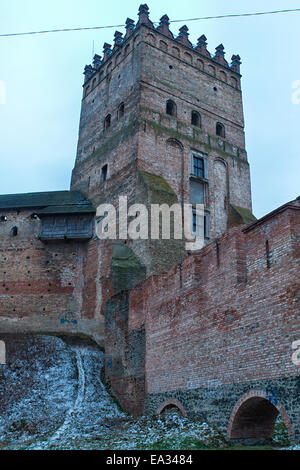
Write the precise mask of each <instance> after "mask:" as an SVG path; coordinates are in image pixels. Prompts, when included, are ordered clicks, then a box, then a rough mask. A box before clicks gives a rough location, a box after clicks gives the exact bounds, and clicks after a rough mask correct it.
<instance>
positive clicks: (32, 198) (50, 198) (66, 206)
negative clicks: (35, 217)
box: [0, 191, 95, 214]
mask: <svg viewBox="0 0 300 470" xmlns="http://www.w3.org/2000/svg"><path fill="white" fill-rule="evenodd" d="M1 209H2V210H8V209H37V210H36V213H52V214H54V213H78V212H79V213H82V212H85V213H93V212H95V208H94V207H93V205H92V203H91V202H90V201H89V200H88V199H86V198H85V197H84V196H83V194H81V192H80V191H50V192H42V193H25V194H4V195H0V210H1ZM47 211H48V212H47Z"/></svg>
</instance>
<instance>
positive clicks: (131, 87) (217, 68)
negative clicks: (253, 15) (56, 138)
mask: <svg viewBox="0 0 300 470" xmlns="http://www.w3.org/2000/svg"><path fill="white" fill-rule="evenodd" d="M138 15H139V20H138V22H137V24H136V25H135V24H134V21H133V20H131V19H130V18H128V19H127V20H126V34H125V36H124V37H123V34H122V33H120V32H119V31H116V32H115V34H114V45H113V46H111V45H110V44H108V43H105V44H104V50H103V57H102V58H101V57H100V56H99V55H95V56H94V61H93V65H88V66H86V67H85V71H84V75H85V82H84V86H83V100H82V111H81V119H80V130H79V142H78V150H77V157H76V164H75V168H74V170H73V174H72V183H71V189H72V190H74V189H79V190H81V191H82V192H83V193H84V194H85V195H86V196H87V197H88V198H89V199H90V200H91V201H92V202H93V204H94V205H95V206H97V205H98V204H99V203H101V202H113V203H117V198H118V196H120V195H126V196H128V198H129V201H130V202H131V203H133V202H136V203H145V202H147V203H149V202H159V203H163V202H169V203H170V202H174V200H177V201H178V202H180V203H183V202H184V203H192V204H196V203H203V204H204V206H205V222H204V232H205V233H204V236H205V239H206V240H207V241H210V240H212V239H214V238H216V237H218V236H219V235H220V234H221V233H223V232H224V231H226V230H227V228H229V227H230V226H232V225H234V224H237V223H244V222H245V221H246V222H248V221H251V220H253V216H252V215H251V190H250V174H249V164H248V161H247V154H246V151H245V138H244V119H243V106H242V93H241V83H240V81H241V75H240V63H241V62H240V57H239V56H238V55H235V56H233V57H232V63H231V64H230V65H229V64H228V62H227V61H226V59H225V53H224V47H223V45H222V44H221V45H219V46H218V47H217V48H216V52H215V55H211V54H210V53H209V52H208V50H207V47H206V46H207V43H206V37H205V36H204V35H202V36H201V37H200V38H199V40H198V43H197V45H196V46H193V45H192V43H191V42H190V40H189V34H188V28H187V27H186V26H183V27H181V28H180V30H179V34H178V35H177V36H174V35H173V33H172V32H171V31H170V29H169V18H168V16H167V15H164V16H163V17H162V18H161V20H160V24H159V26H158V27H154V25H153V23H152V22H151V20H150V19H149V8H148V6H147V5H141V6H140V8H139V13H138ZM167 193H169V194H167ZM171 193H173V194H171ZM197 225H198V221H197V218H196V216H194V218H193V227H194V231H197ZM202 226H203V224H202ZM152 245H153V244H152ZM179 245H180V244H178V243H177V247H178V248H179V249H178V250H176V249H174V244H173V245H172V243H171V244H170V243H169V244H167V243H165V244H164V246H163V247H161V246H158V244H156V247H155V249H153V247H152V250H151V244H150V243H148V244H147V243H146V242H144V243H143V244H141V243H140V242H139V241H136V242H134V243H133V244H132V246H131V247H132V248H133V250H134V251H135V253H137V254H138V255H139V256H140V257H141V258H142V261H143V263H144V264H145V265H146V266H147V270H148V273H151V272H155V271H161V270H164V269H168V268H169V267H170V266H171V265H173V264H176V263H177V262H180V260H181V259H182V257H183V256H184V254H183V253H182V249H181V248H182V246H180V247H179ZM170 252H171V253H172V256H170Z"/></svg>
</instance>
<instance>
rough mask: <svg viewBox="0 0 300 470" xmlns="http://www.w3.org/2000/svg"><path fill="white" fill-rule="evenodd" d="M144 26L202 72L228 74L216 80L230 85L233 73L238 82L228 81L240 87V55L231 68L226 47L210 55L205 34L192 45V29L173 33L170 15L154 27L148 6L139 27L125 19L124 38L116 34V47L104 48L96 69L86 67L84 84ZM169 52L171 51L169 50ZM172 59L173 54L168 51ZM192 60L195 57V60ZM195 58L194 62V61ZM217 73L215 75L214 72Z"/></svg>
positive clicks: (142, 7) (141, 12) (106, 45)
mask: <svg viewBox="0 0 300 470" xmlns="http://www.w3.org/2000/svg"><path fill="white" fill-rule="evenodd" d="M141 26H145V27H146V28H149V29H150V30H152V32H151V33H150V36H151V35H152V36H151V37H152V38H153V32H154V31H155V32H157V33H159V34H160V35H162V36H164V37H166V38H168V39H169V40H171V41H172V42H174V47H173V50H175V49H176V46H175V44H177V50H178V46H179V47H180V46H182V47H183V48H184V49H185V51H183V52H182V58H183V60H184V58H187V57H188V58H189V63H190V64H192V65H196V66H197V67H198V68H200V69H202V70H203V71H204V72H206V71H207V72H208V73H211V71H212V70H214V69H215V67H220V68H221V70H223V71H225V73H219V75H218V76H217V75H216V76H217V78H219V79H221V80H223V81H227V80H226V78H224V77H226V69H227V70H228V72H229V73H232V74H233V76H235V79H233V80H231V82H230V81H227V82H228V83H229V84H232V83H234V84H235V83H238V81H239V78H240V65H241V58H240V56H239V55H233V56H232V59H231V63H230V64H229V63H228V62H227V60H226V59H225V50H224V46H223V44H220V45H219V46H217V47H216V50H215V54H211V53H210V52H209V51H208V49H207V38H206V36H205V35H204V34H203V35H201V36H200V37H199V39H198V40H197V44H196V45H193V44H192V42H191V41H190V39H189V29H188V27H187V26H186V25H183V26H181V27H180V28H179V32H178V34H177V35H176V34H174V33H173V32H172V31H171V30H170V19H169V17H168V15H163V16H162V17H161V18H160V21H159V23H158V24H157V23H156V24H155V23H153V22H152V21H151V20H150V18H149V7H148V5H147V4H142V5H140V7H139V11H138V21H137V24H135V21H134V20H133V19H131V18H127V19H126V23H125V25H124V27H125V31H126V32H125V34H124V35H123V33H122V32H120V31H115V33H114V46H113V47H112V46H111V44H109V43H104V46H103V58H102V59H101V57H100V56H99V55H97V54H96V55H95V57H94V61H93V65H87V66H86V67H85V70H84V75H85V82H84V83H85V84H86V83H87V82H88V81H89V80H90V78H91V77H93V75H95V74H96V73H97V72H99V71H102V70H104V69H103V66H104V68H105V65H106V63H107V62H108V61H109V60H110V59H113V57H114V55H115V54H116V55H119V54H120V52H121V51H122V50H123V49H124V48H125V50H126V46H127V45H128V42H129V40H130V38H131V37H132V36H133V35H134V33H136V32H137V31H138V30H139V29H140V27H141ZM154 43H155V41H153V39H152V45H156V44H154ZM161 43H163V47H164V51H165V52H167V50H166V47H165V43H164V42H163V41H162V40H161V41H159V40H158V41H157V45H158V47H159V45H160V44H161ZM170 49H172V48H171V47H170ZM188 50H190V51H191V52H192V54H193V55H191V52H188ZM168 52H169V53H170V54H171V55H172V50H171V51H168ZM193 56H194V57H195V58H194V60H193ZM177 58H181V57H180V55H178V54H177ZM191 58H192V60H191ZM205 61H208V62H209V64H207V65H206V68H205V67H204V63H205ZM201 64H202V65H201ZM213 73H214V72H213ZM233 86H235V87H236V88H238V86H237V85H233Z"/></svg>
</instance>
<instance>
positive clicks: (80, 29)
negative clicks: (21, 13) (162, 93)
mask: <svg viewBox="0 0 300 470" xmlns="http://www.w3.org/2000/svg"><path fill="white" fill-rule="evenodd" d="M296 12H300V8H294V9H290V10H274V11H262V12H256V13H239V14H235V15H234V14H232V15H219V16H203V17H200V18H188V19H183V20H171V21H170V23H188V22H189V21H200V20H218V19H221V18H241V17H246V16H262V15H274V14H277V13H296ZM154 24H159V22H154ZM125 26H126V25H125V24H116V25H111V26H92V27H89V28H64V29H48V30H43V31H28V32H24V33H7V34H0V37H12V36H29V35H33V34H47V33H63V32H69V31H88V30H97V29H111V28H123V27H125Z"/></svg>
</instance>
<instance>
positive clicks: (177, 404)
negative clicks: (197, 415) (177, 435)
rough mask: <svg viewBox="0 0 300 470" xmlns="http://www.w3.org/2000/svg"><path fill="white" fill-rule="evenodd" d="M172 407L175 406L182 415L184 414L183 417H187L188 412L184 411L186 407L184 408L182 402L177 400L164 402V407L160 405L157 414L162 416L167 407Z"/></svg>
mask: <svg viewBox="0 0 300 470" xmlns="http://www.w3.org/2000/svg"><path fill="white" fill-rule="evenodd" d="M170 405H173V406H176V408H178V409H179V411H180V413H181V414H182V416H186V415H187V414H186V411H185V409H184V407H183V406H182V404H181V403H180V401H178V400H177V399H176V398H170V399H169V400H165V401H164V402H163V404H162V405H160V407H159V408H158V409H157V411H156V414H158V415H160V414H161V413H162V412H163V411H164V409H165V408H166V407H167V406H170Z"/></svg>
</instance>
